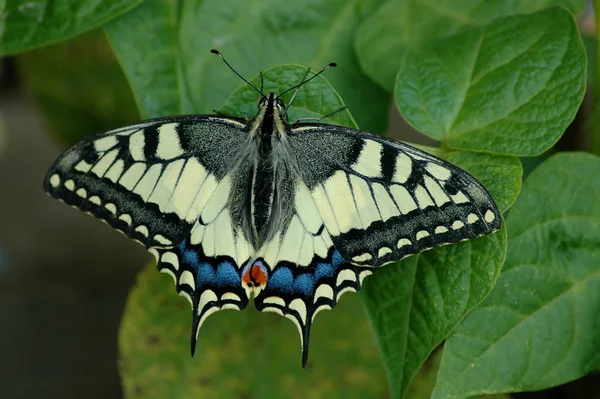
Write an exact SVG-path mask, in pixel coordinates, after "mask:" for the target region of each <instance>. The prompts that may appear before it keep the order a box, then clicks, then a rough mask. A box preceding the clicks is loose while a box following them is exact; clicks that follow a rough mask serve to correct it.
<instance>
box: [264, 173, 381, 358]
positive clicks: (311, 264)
mask: <svg viewBox="0 0 600 399" xmlns="http://www.w3.org/2000/svg"><path fill="white" fill-rule="evenodd" d="M292 201H293V211H292V214H291V218H290V219H289V223H288V224H286V225H285V227H284V228H283V229H282V230H281V231H280V232H278V233H277V234H276V235H275V236H274V237H273V238H272V239H271V240H270V241H268V242H267V243H266V244H265V245H264V246H263V247H262V248H261V249H260V250H259V251H258V253H257V257H258V262H264V264H265V265H267V267H268V268H269V270H270V273H269V276H268V280H267V283H266V285H265V287H264V289H263V290H262V291H261V292H260V294H259V295H257V296H256V297H255V300H254V303H255V306H256V308H257V309H258V310H260V311H263V312H274V313H277V314H279V315H282V316H284V317H286V318H289V319H290V320H292V321H293V322H294V324H296V326H297V327H298V331H299V333H300V343H301V347H302V365H303V366H304V365H305V364H306V361H307V358H308V344H309V338H310V328H311V325H312V322H313V320H314V317H315V316H316V314H317V313H318V312H319V311H321V310H328V309H332V308H333V307H335V305H336V304H337V302H338V300H339V298H340V296H341V295H342V294H343V293H345V292H348V291H358V290H359V289H360V287H361V285H362V281H363V279H364V278H365V277H366V276H368V275H370V274H372V270H370V269H369V268H364V267H359V266H356V265H353V264H351V263H350V262H346V261H345V260H344V259H343V257H342V256H341V255H340V252H339V251H338V250H337V249H336V247H335V246H334V243H333V241H332V237H331V235H330V234H329V231H328V230H327V229H326V228H325V225H324V221H323V218H322V217H321V216H320V214H319V212H318V210H317V208H316V205H315V202H314V200H313V199H312V198H311V195H310V192H309V190H308V188H307V186H306V185H305V184H304V182H303V181H301V180H297V181H296V182H295V192H294V195H293V200H292Z"/></svg>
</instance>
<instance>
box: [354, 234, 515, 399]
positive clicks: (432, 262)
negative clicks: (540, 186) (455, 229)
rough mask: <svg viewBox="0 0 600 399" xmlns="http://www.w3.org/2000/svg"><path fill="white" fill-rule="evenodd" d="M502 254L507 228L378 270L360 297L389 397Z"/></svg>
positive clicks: (469, 305)
mask: <svg viewBox="0 0 600 399" xmlns="http://www.w3.org/2000/svg"><path fill="white" fill-rule="evenodd" d="M505 255H506V229H505V227H504V225H503V227H502V229H501V230H500V231H499V232H497V233H495V234H493V235H491V236H487V237H481V238H477V239H474V240H471V241H466V242H462V243H459V244H454V245H448V246H445V247H442V248H437V249H435V250H431V251H427V252H424V253H422V254H418V255H413V256H411V257H409V258H407V259H405V260H403V261H400V262H397V263H395V264H392V265H388V266H386V267H384V268H382V269H381V270H378V271H377V273H375V274H374V275H373V276H371V277H370V278H369V279H367V280H365V286H364V288H363V290H362V297H363V300H364V304H365V306H366V308H367V313H368V314H369V318H370V320H371V326H372V329H373V331H374V333H375V336H376V339H377V341H378V343H379V348H380V353H381V356H382V359H383V363H384V367H385V369H386V372H387V376H388V381H389V383H390V390H391V393H392V398H400V397H403V396H404V394H405V392H406V389H407V387H408V385H409V383H410V382H411V380H412V378H413V377H414V375H415V373H416V372H417V370H419V368H420V367H421V365H422V364H423V362H424V361H425V360H426V359H427V357H428V356H429V354H430V353H431V352H432V351H433V350H434V349H435V348H436V347H437V346H438V345H439V344H440V343H441V342H442V340H444V338H446V336H448V334H450V332H451V331H452V329H453V328H454V327H455V326H456V324H457V323H458V322H459V321H460V320H461V319H462V318H463V317H464V316H465V315H466V314H467V313H468V312H469V311H470V310H471V309H473V308H474V307H475V306H477V304H478V303H479V302H480V301H481V300H482V299H483V298H485V296H486V295H487V294H488V292H489V291H490V290H491V289H492V287H493V286H494V283H495V281H496V278H497V277H498V274H499V273H500V269H501V268H502V264H503V262H504V256H505Z"/></svg>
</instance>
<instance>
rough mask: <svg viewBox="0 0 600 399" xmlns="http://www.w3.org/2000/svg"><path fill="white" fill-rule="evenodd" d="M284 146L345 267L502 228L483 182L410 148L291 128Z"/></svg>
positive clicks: (354, 133)
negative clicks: (292, 158)
mask: <svg viewBox="0 0 600 399" xmlns="http://www.w3.org/2000/svg"><path fill="white" fill-rule="evenodd" d="M289 143H290V147H291V152H292V153H293V154H295V155H296V162H297V163H298V166H299V171H300V174H301V175H302V179H303V180H304V182H305V183H306V185H307V186H308V188H309V190H310V193H311V196H312V198H313V199H314V201H315V204H316V207H317V209H318V211H319V214H320V215H321V217H322V218H323V220H324V223H325V227H326V229H327V230H328V231H329V233H330V235H331V239H332V241H333V243H334V245H335V247H336V248H337V250H338V251H340V253H341V255H342V256H343V257H344V259H346V260H347V261H349V262H352V263H354V264H357V265H363V266H381V265H383V264H386V263H388V262H392V261H396V260H399V259H401V258H403V257H405V256H408V255H411V254H415V253H418V252H422V251H424V250H427V249H430V248H433V247H437V246H440V245H444V244H449V243H455V242H459V241H462V240H467V239H471V238H474V237H477V236H480V235H484V234H489V233H492V232H494V231H496V230H498V229H499V228H500V214H499V211H498V209H497V207H496V205H495V203H494V201H493V199H492V198H491V196H490V195H489V193H488V192H487V190H486V189H485V188H484V187H483V186H482V185H481V183H479V182H478V181H477V180H476V179H475V178H473V177H472V176H470V175H469V174H468V173H466V172H465V171H463V170H461V169H459V168H457V167H456V166H454V165H452V164H449V163H448V162H445V161H443V160H441V159H439V158H436V157H434V156H431V155H429V154H427V153H425V152H423V151H420V150H418V149H416V148H413V147H411V146H408V145H406V144H403V143H400V142H397V141H395V140H391V139H386V138H382V137H378V136H375V135H371V134H368V133H364V132H361V131H358V130H354V129H348V128H344V127H341V126H331V125H323V124H297V125H293V127H292V129H291V131H290V133H289Z"/></svg>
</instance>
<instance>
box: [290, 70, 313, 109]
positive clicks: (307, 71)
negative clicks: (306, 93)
mask: <svg viewBox="0 0 600 399" xmlns="http://www.w3.org/2000/svg"><path fill="white" fill-rule="evenodd" d="M309 72H310V68H308V69H307V70H306V73H305V74H304V76H302V79H300V83H299V84H298V85H297V87H296V90H295V91H294V94H292V97H291V98H290V101H288V103H287V105H286V106H285V111H283V117H284V118H285V116H286V115H287V112H288V110H289V109H290V106H291V105H292V103H293V102H294V98H296V94H298V92H299V91H300V86H301V85H302V84H303V82H304V79H306V77H307V76H308V74H309Z"/></svg>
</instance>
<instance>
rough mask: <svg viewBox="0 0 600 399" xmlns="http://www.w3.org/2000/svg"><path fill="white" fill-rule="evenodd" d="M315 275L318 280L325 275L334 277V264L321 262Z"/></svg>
mask: <svg viewBox="0 0 600 399" xmlns="http://www.w3.org/2000/svg"><path fill="white" fill-rule="evenodd" d="M315 277H316V278H317V280H321V279H322V278H325V277H333V266H332V265H330V264H329V263H319V264H318V265H317V268H316V270H315Z"/></svg>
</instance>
